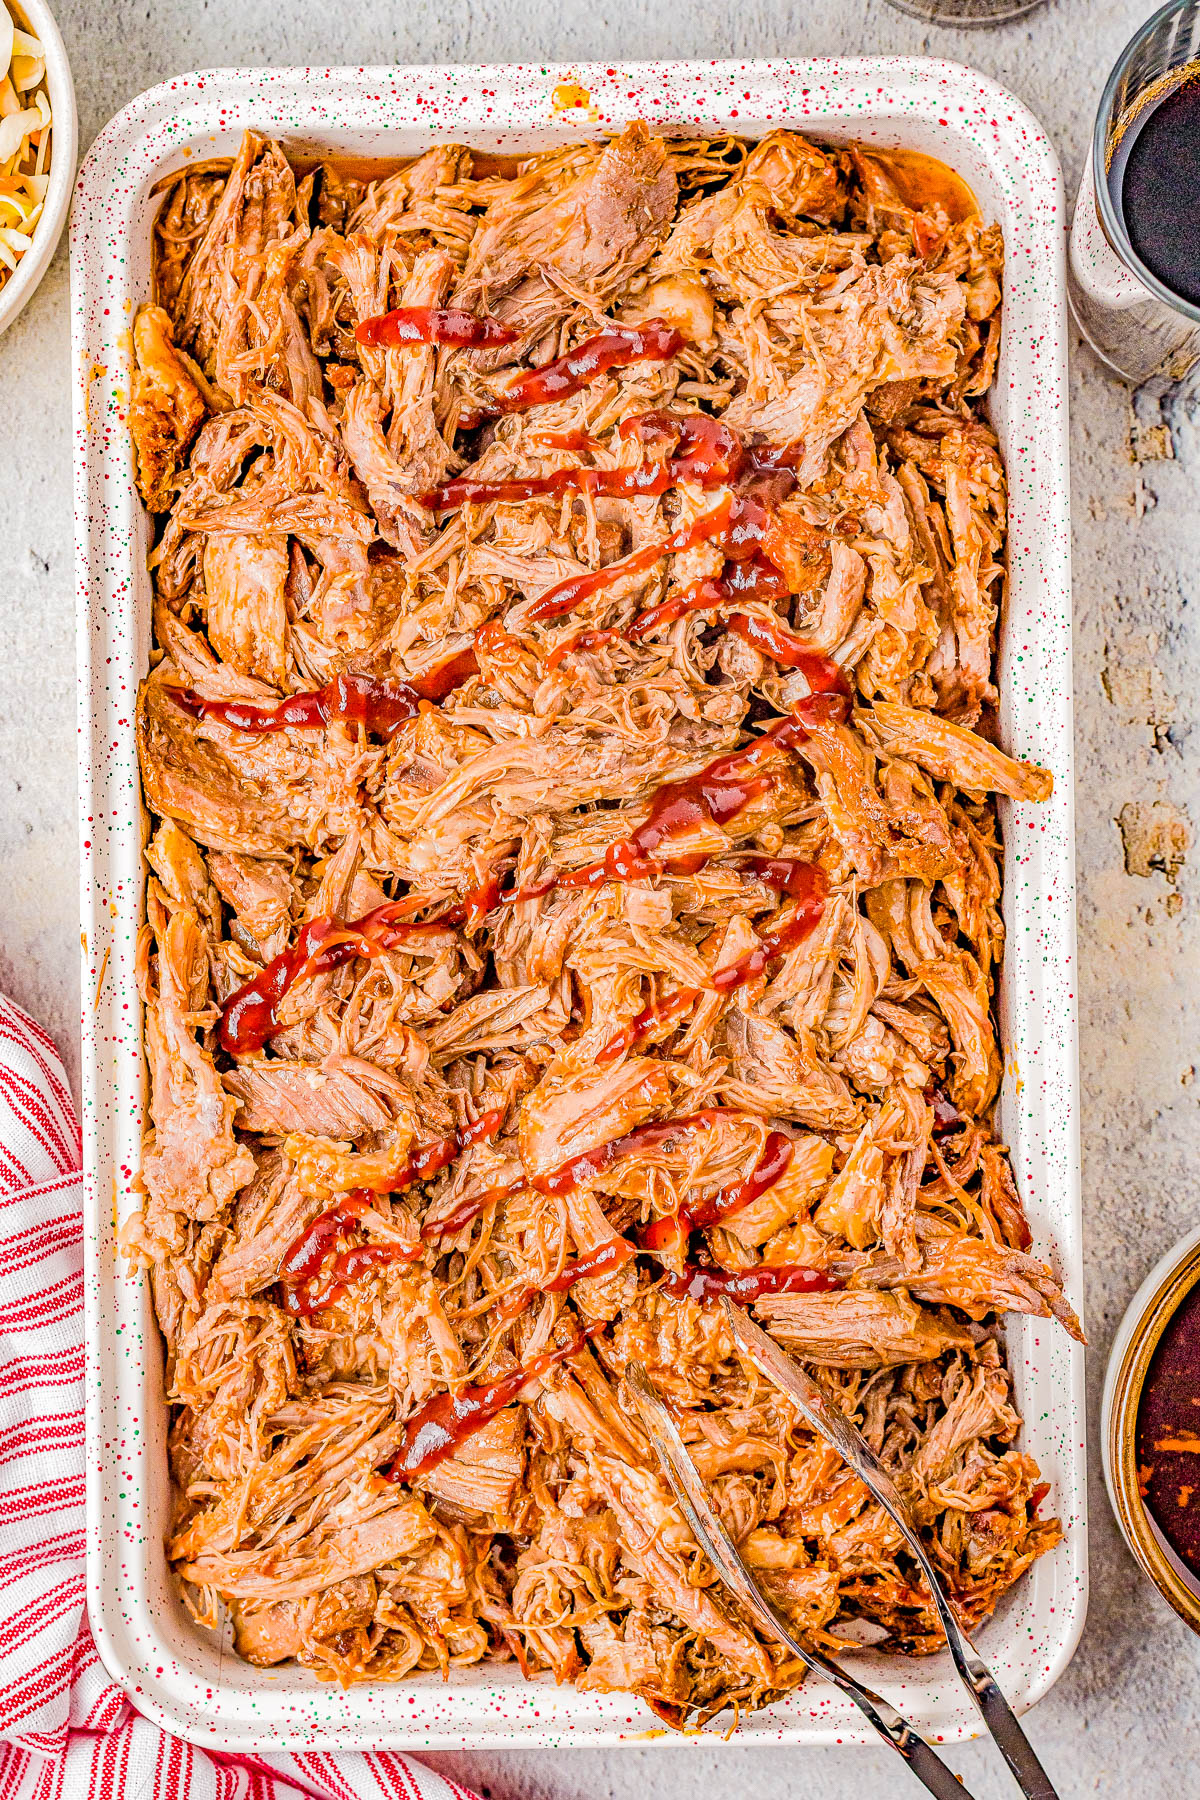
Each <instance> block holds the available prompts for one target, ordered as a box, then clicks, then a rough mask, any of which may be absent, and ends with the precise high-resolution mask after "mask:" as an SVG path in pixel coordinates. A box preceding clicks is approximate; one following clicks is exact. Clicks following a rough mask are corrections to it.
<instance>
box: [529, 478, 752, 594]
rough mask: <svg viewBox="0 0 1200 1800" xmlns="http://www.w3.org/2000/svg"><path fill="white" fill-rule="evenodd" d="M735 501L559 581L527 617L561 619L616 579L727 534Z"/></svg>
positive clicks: (726, 500)
mask: <svg viewBox="0 0 1200 1800" xmlns="http://www.w3.org/2000/svg"><path fill="white" fill-rule="evenodd" d="M733 505H734V503H733V501H732V499H731V498H730V497H729V496H726V497H725V498H724V499H722V500H719V501H718V502H717V504H716V506H714V507H713V509H712V511H711V512H706V513H701V514H700V516H699V518H698V519H693V521H692V523H691V524H690V525H682V526H680V528H679V530H678V531H673V532H672V533H671V535H670V537H668V538H664V539H663V541H662V543H660V544H647V545H646V546H645V547H644V548H643V549H641V550H635V551H634V552H633V555H632V556H626V557H622V558H621V560H620V561H619V562H613V563H607V564H606V565H605V566H604V567H603V568H601V569H589V570H588V572H587V574H586V575H572V576H571V577H570V578H569V580H567V581H560V582H559V583H558V585H557V587H552V588H549V589H547V591H546V592H545V593H544V594H543V595H541V597H540V598H539V599H537V600H535V601H534V603H533V605H532V606H531V607H530V608H529V611H528V613H527V614H526V618H527V619H528V620H529V621H530V623H531V624H544V623H545V622H546V621H548V620H550V619H559V618H561V617H562V616H563V614H564V613H569V612H571V611H573V609H574V608H575V607H576V606H578V605H579V602H580V601H581V600H586V599H587V598H588V596H589V595H591V594H595V593H597V592H599V590H600V589H601V588H604V587H608V586H609V585H610V584H611V583H612V582H614V581H620V580H621V579H622V577H623V576H626V575H641V574H644V573H645V571H646V570H648V569H652V568H653V567H654V565H655V563H657V562H661V560H662V558H663V557H664V556H678V555H679V554H680V553H681V552H682V551H684V550H690V549H691V548H692V547H693V545H695V544H702V543H704V541H705V540H706V539H707V538H713V537H721V538H724V537H726V536H727V535H728V533H729V531H730V528H731V514H732V511H733Z"/></svg>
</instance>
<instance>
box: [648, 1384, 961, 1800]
mask: <svg viewBox="0 0 1200 1800" xmlns="http://www.w3.org/2000/svg"><path fill="white" fill-rule="evenodd" d="M625 1380H626V1382H627V1383H628V1386H629V1389H630V1391H631V1393H632V1394H633V1397H634V1399H635V1400H636V1401H637V1405H638V1411H639V1412H640V1413H641V1415H642V1423H643V1424H644V1425H645V1427H646V1434H647V1436H648V1437H649V1439H650V1442H651V1444H652V1445H653V1447H654V1451H655V1454H656V1455H657V1457H658V1459H659V1461H660V1462H661V1464H662V1466H663V1468H664V1469H665V1471H666V1475H667V1479H668V1481H669V1482H670V1483H671V1486H672V1488H673V1489H674V1492H675V1498H676V1499H677V1500H678V1502H679V1504H680V1507H681V1508H682V1511H683V1515H684V1517H685V1518H686V1520H687V1522H688V1524H689V1525H690V1526H691V1528H692V1531H693V1533H694V1535H695V1538H696V1542H697V1543H698V1544H699V1545H700V1546H701V1547H702V1549H704V1550H705V1551H706V1553H707V1554H708V1556H709V1558H710V1559H711V1561H712V1564H713V1567H714V1568H715V1569H716V1571H717V1573H718V1575H719V1576H720V1577H721V1579H722V1581H723V1582H724V1583H725V1585H726V1587H727V1588H729V1590H730V1591H731V1592H732V1593H733V1594H735V1595H736V1596H737V1598H738V1599H739V1600H740V1601H741V1602H742V1604H743V1605H744V1606H745V1608H746V1610H747V1612H749V1613H750V1614H751V1615H752V1616H753V1617H754V1618H755V1619H756V1620H757V1621H758V1623H759V1624H760V1625H761V1626H762V1627H763V1628H764V1629H765V1630H767V1631H769V1632H770V1633H771V1635H772V1636H773V1637H776V1638H778V1640H779V1642H780V1643H781V1644H782V1645H783V1646H784V1648H785V1649H787V1650H790V1651H791V1653H792V1655H793V1656H794V1657H796V1659H797V1660H798V1661H799V1662H802V1663H803V1664H804V1665H805V1667H806V1668H809V1669H812V1670H813V1671H814V1673H816V1674H818V1675H822V1676H824V1678H825V1680H826V1681H829V1682H832V1684H833V1686H834V1687H836V1688H838V1689H840V1691H841V1692H842V1693H843V1694H845V1695H846V1696H847V1698H848V1699H850V1700H853V1702H854V1704H855V1706H857V1707H858V1708H859V1710H860V1712H861V1713H862V1714H863V1717H864V1718H866V1719H867V1720H868V1721H869V1722H870V1724H871V1725H872V1726H873V1727H874V1728H875V1730H876V1731H877V1732H878V1733H879V1735H880V1737H881V1738H883V1740H884V1742H885V1743H888V1744H890V1745H891V1747H892V1749H893V1750H895V1751H896V1753H897V1754H898V1755H899V1756H902V1757H903V1758H904V1760H905V1762H906V1763H907V1764H908V1766H909V1768H910V1769H911V1770H912V1772H913V1774H914V1775H915V1776H916V1778H917V1780H918V1781H919V1782H920V1783H921V1784H922V1786H923V1787H924V1788H925V1789H926V1790H927V1791H928V1792H929V1793H931V1794H933V1795H934V1797H935V1800H971V1795H970V1793H969V1792H968V1790H967V1788H966V1787H965V1786H964V1785H963V1783H962V1782H961V1781H960V1780H959V1778H958V1776H957V1775H956V1774H955V1773H954V1771H953V1769H950V1768H948V1767H947V1766H946V1764H945V1763H944V1762H943V1761H942V1759H941V1757H940V1756H939V1755H938V1753H937V1751H936V1750H934V1749H932V1748H931V1746H930V1745H929V1744H927V1743H926V1742H925V1739H924V1738H923V1737H919V1736H918V1734H917V1733H916V1731H914V1729H913V1727H912V1726H911V1725H910V1724H909V1722H908V1720H907V1719H906V1718H905V1717H904V1715H903V1714H902V1713H899V1712H897V1711H896V1708H895V1707H894V1706H892V1705H891V1704H890V1702H888V1701H887V1700H885V1699H884V1698H883V1696H882V1695H881V1694H876V1693H874V1692H873V1691H872V1689H871V1688H868V1687H864V1686H863V1685H862V1684H861V1682H858V1681H855V1680H854V1678H853V1676H851V1675H848V1674H847V1673H846V1671H845V1669H843V1668H841V1667H840V1665H839V1664H838V1663H836V1662H834V1660H833V1658H832V1657H829V1656H825V1655H824V1654H823V1653H822V1652H821V1651H819V1650H813V1649H811V1648H810V1647H809V1645H807V1644H806V1643H804V1642H803V1640H802V1639H800V1638H798V1637H796V1636H795V1635H794V1634H793V1632H792V1631H791V1630H790V1629H789V1627H788V1626H787V1625H786V1624H785V1623H784V1621H783V1619H782V1618H781V1617H780V1616H779V1614H778V1612H776V1610H775V1608H774V1607H773V1606H772V1605H771V1602H770V1601H769V1600H768V1599H767V1597H766V1595H765V1594H764V1593H763V1591H762V1589H761V1588H760V1587H759V1585H758V1583H757V1582H756V1581H755V1580H754V1579H753V1577H752V1576H751V1574H750V1571H749V1570H748V1569H747V1567H746V1565H745V1563H744V1562H743V1561H742V1558H741V1554H740V1552H739V1551H738V1548H737V1546H736V1544H735V1543H734V1541H733V1539H732V1538H731V1537H730V1535H729V1533H728V1531H727V1530H726V1529H725V1526H724V1523H723V1522H722V1520H721V1518H720V1516H719V1514H718V1513H717V1512H716V1511H715V1509H714V1507H713V1504H712V1502H711V1500H710V1499H709V1497H708V1494H707V1493H706V1492H705V1488H704V1483H703V1482H702V1481H701V1479H700V1471H699V1470H698V1469H697V1467H696V1465H695V1463H694V1462H693V1461H692V1456H691V1452H690V1451H689V1449H688V1447H687V1445H686V1444H685V1443H684V1441H683V1438H682V1437H681V1436H680V1433H679V1428H678V1426H677V1425H676V1423H675V1421H674V1419H673V1418H672V1417H671V1414H670V1412H669V1411H668V1410H667V1407H666V1406H665V1405H664V1403H663V1399H662V1396H661V1395H660V1394H659V1393H658V1392H657V1390H656V1389H655V1387H654V1385H653V1383H652V1382H651V1380H650V1377H649V1376H648V1375H647V1373H646V1371H645V1369H644V1368H643V1367H642V1365H641V1363H639V1362H630V1363H628V1364H627V1365H626V1368H625Z"/></svg>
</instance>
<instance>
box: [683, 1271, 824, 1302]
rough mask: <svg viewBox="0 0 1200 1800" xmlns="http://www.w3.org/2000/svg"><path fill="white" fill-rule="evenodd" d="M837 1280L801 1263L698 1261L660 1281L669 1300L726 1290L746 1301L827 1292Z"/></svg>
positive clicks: (709, 1295)
mask: <svg viewBox="0 0 1200 1800" xmlns="http://www.w3.org/2000/svg"><path fill="white" fill-rule="evenodd" d="M840 1286H841V1283H840V1282H839V1281H837V1280H836V1279H835V1278H834V1277H833V1276H832V1275H827V1274H826V1273H825V1271H824V1269H810V1268H808V1267H806V1266H805V1264H803V1263H789V1264H786V1265H783V1266H779V1267H773V1266H771V1265H770V1264H766V1265H764V1266H762V1267H761V1268H757V1269H740V1270H735V1269H709V1268H702V1267H701V1266H700V1264H699V1263H685V1264H684V1266H683V1268H682V1270H681V1271H680V1273H679V1274H674V1273H672V1274H670V1275H668V1276H666V1278H665V1279H664V1280H663V1282H662V1291H663V1293H664V1294H670V1296H671V1298H672V1299H673V1300H685V1299H686V1300H697V1301H700V1302H701V1303H703V1302H704V1301H705V1300H719V1299H720V1297H721V1296H722V1295H723V1294H728V1295H729V1298H730V1299H731V1300H738V1301H740V1302H741V1303H742V1304H743V1305H749V1304H751V1303H752V1302H753V1301H755V1300H762V1299H764V1298H765V1297H766V1296H767V1295H768V1294H831V1293H834V1292H835V1291H836V1290H837V1289H838V1288H839V1287H840Z"/></svg>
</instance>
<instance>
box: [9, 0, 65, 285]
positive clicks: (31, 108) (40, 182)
mask: <svg viewBox="0 0 1200 1800" xmlns="http://www.w3.org/2000/svg"><path fill="white" fill-rule="evenodd" d="M51 123H52V120H51V114H50V98H49V95H48V93H47V91H46V57H45V53H44V51H43V49H42V46H41V44H40V42H39V41H38V39H37V38H36V37H34V36H33V34H32V33H31V32H28V31H24V30H22V28H21V26H20V25H18V24H17V22H16V20H15V19H14V18H13V15H12V13H11V12H10V11H9V10H8V8H7V6H6V5H5V0H0V287H2V286H3V284H4V283H5V282H6V281H7V280H8V277H9V276H10V275H11V274H13V273H15V271H16V269H17V266H18V264H19V262H20V260H21V258H22V256H24V254H25V252H26V251H27V250H28V248H29V246H30V244H31V243H32V242H33V234H34V230H35V228H36V226H37V222H38V220H39V219H40V218H41V216H42V207H43V205H44V204H45V200H46V189H47V187H48V186H49V177H48V175H47V174H46V169H47V167H48V166H49V162H50V126H51Z"/></svg>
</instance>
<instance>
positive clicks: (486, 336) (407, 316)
mask: <svg viewBox="0 0 1200 1800" xmlns="http://www.w3.org/2000/svg"><path fill="white" fill-rule="evenodd" d="M354 335H355V337H356V338H357V339H358V342H359V343H360V344H367V345H370V346H373V347H375V348H378V349H386V350H397V349H402V348H404V347H405V346H406V345H409V344H459V345H463V346H466V347H468V348H472V349H474V348H476V347H478V346H479V345H481V344H511V343H512V342H513V341H514V340H515V339H516V338H517V337H519V336H520V333H519V332H516V331H512V330H510V329H509V327H508V326H507V325H500V324H498V323H497V321H496V320H495V319H486V318H482V317H481V316H480V315H479V314H478V313H470V312H463V311H462V310H461V309H460V308H459V307H456V306H397V307H396V308H395V309H394V310H393V311H392V312H387V313H380V314H379V315H378V317H376V318H373V319H363V321H362V322H361V324H360V325H359V326H358V328H357V330H356V331H355V333H354Z"/></svg>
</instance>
